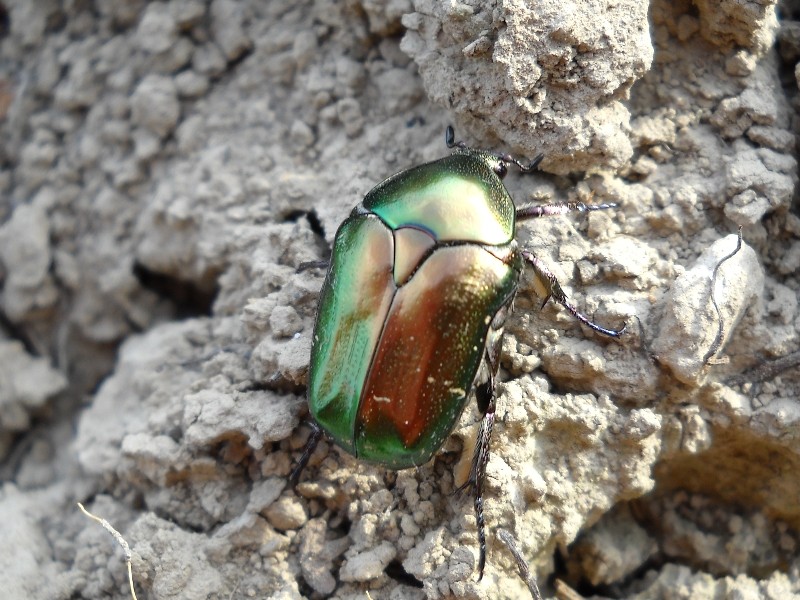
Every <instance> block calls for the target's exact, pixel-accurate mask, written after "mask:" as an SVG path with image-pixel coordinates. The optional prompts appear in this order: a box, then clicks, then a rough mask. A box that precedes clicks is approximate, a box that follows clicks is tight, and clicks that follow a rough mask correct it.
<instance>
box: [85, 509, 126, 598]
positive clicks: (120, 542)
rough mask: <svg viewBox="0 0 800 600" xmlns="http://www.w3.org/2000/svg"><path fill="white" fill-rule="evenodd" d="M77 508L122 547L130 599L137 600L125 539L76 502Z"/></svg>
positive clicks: (107, 523)
mask: <svg viewBox="0 0 800 600" xmlns="http://www.w3.org/2000/svg"><path fill="white" fill-rule="evenodd" d="M78 508H80V509H81V512H82V513H83V514H85V515H86V516H87V517H89V518H90V519H92V520H94V521H97V522H98V523H100V525H102V526H103V529H105V530H106V531H108V532H109V533H110V534H111V535H112V536H114V539H115V540H117V543H118V544H119V545H120V546H121V547H122V551H123V552H124V553H125V563H126V564H127V565H128V584H129V585H130V586H131V597H132V598H133V600H137V598H136V590H134V589H133V569H132V568H131V557H132V554H131V548H130V546H128V542H126V541H125V538H123V537H122V534H121V533H120V532H119V531H117V530H116V529H114V528H113V527H112V526H111V523H109V522H108V521H106V520H105V519H101V518H100V517H97V516H95V515H93V514H92V513H90V512H89V511H88V510H86V509H85V508H84V507H83V504H81V503H80V502H78Z"/></svg>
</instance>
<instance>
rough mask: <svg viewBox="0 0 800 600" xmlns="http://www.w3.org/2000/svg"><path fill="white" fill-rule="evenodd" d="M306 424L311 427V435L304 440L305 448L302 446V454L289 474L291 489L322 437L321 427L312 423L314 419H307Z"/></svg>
mask: <svg viewBox="0 0 800 600" xmlns="http://www.w3.org/2000/svg"><path fill="white" fill-rule="evenodd" d="M308 425H309V427H311V435H309V436H308V441H307V442H306V445H305V448H303V454H301V455H300V458H299V459H298V460H297V464H296V465H295V466H294V468H293V469H292V472H291V474H290V475H289V484H290V485H291V486H292V489H294V488H295V487H297V482H298V481H299V480H300V475H301V474H302V473H303V469H305V468H306V465H307V464H308V461H309V459H310V458H311V455H312V454H314V450H316V448H317V444H319V441H320V440H321V439H322V434H323V431H322V428H321V427H320V426H319V425H317V424H316V423H314V421H309V422H308Z"/></svg>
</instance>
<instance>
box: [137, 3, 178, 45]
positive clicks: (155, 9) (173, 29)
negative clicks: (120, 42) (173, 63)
mask: <svg viewBox="0 0 800 600" xmlns="http://www.w3.org/2000/svg"><path fill="white" fill-rule="evenodd" d="M134 39H135V40H136V43H137V44H138V45H139V48H141V49H142V50H144V51H145V52H147V53H150V54H158V53H159V52H165V51H166V50H167V49H169V47H170V46H172V44H174V43H175V41H176V40H177V39H178V26H177V23H175V20H174V18H173V17H172V11H171V10H170V7H169V6H168V5H167V4H165V3H164V2H151V3H150V4H148V5H147V8H146V9H145V12H144V15H143V16H142V20H141V21H139V27H138V28H137V29H136V35H135V36H134Z"/></svg>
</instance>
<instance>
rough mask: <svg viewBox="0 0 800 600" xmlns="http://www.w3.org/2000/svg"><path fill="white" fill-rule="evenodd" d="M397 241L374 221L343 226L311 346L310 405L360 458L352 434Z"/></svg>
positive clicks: (390, 291)
mask: <svg viewBox="0 0 800 600" xmlns="http://www.w3.org/2000/svg"><path fill="white" fill-rule="evenodd" d="M393 246H394V244H393V241H392V235H391V232H390V230H389V229H387V228H386V226H385V225H383V223H381V222H380V220H379V219H378V218H377V217H375V216H371V215H370V216H356V215H353V216H351V217H349V218H348V219H347V220H346V221H345V222H344V223H342V225H341V226H340V227H339V231H338V232H337V233H336V240H335V242H334V246H333V256H332V258H331V265H330V268H329V269H328V275H327V277H326V279H325V283H324V284H323V286H322V291H321V292H320V300H319V308H318V309H317V322H316V325H315V326H314V337H313V339H312V343H311V361H310V372H309V383H308V406H309V410H310V411H311V415H312V416H313V417H314V419H315V420H316V421H317V423H319V425H320V426H322V428H323V429H325V430H326V431H327V432H328V433H329V434H330V436H331V437H332V438H333V439H334V440H335V441H336V443H337V444H339V445H340V446H341V447H342V448H344V449H345V450H347V451H348V452H350V453H351V454H355V453H356V449H355V446H354V445H353V433H354V427H355V421H356V411H357V410H358V405H359V402H360V398H361V390H362V387H363V384H364V381H366V378H367V373H368V370H369V366H370V363H371V361H372V353H373V351H374V349H375V347H376V346H377V344H378V338H379V336H380V333H381V331H382V330H383V325H384V322H385V320H386V314H387V313H388V310H389V303H390V302H391V299H392V296H393V295H394V292H395V287H394V281H393V279H392V260H393V250H394V249H393Z"/></svg>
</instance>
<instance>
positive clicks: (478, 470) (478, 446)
mask: <svg viewBox="0 0 800 600" xmlns="http://www.w3.org/2000/svg"><path fill="white" fill-rule="evenodd" d="M494 371H495V367H494V366H493V365H491V361H490V365H489V379H488V380H487V381H486V383H484V384H483V385H481V386H478V387H477V388H476V390H475V391H476V395H477V399H478V406H479V407H480V409H481V411H482V412H483V420H481V428H480V431H478V437H477V440H476V441H475V451H474V453H473V455H472V466H471V467H470V470H469V477H468V478H467V480H466V481H465V482H464V483H463V484H462V485H461V486H459V487H458V488H457V489H456V492H461V491H464V490H466V489H467V488H471V489H472V496H473V502H474V505H475V521H476V524H477V528H478V546H479V556H478V581H480V580H481V579H482V578H483V569H484V567H485V566H486V533H485V525H486V520H485V518H484V516H483V479H484V476H485V475H486V464H487V463H488V462H489V441H490V440H491V437H492V428H493V427H494V417H495V395H494V386H495V381H494Z"/></svg>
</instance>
